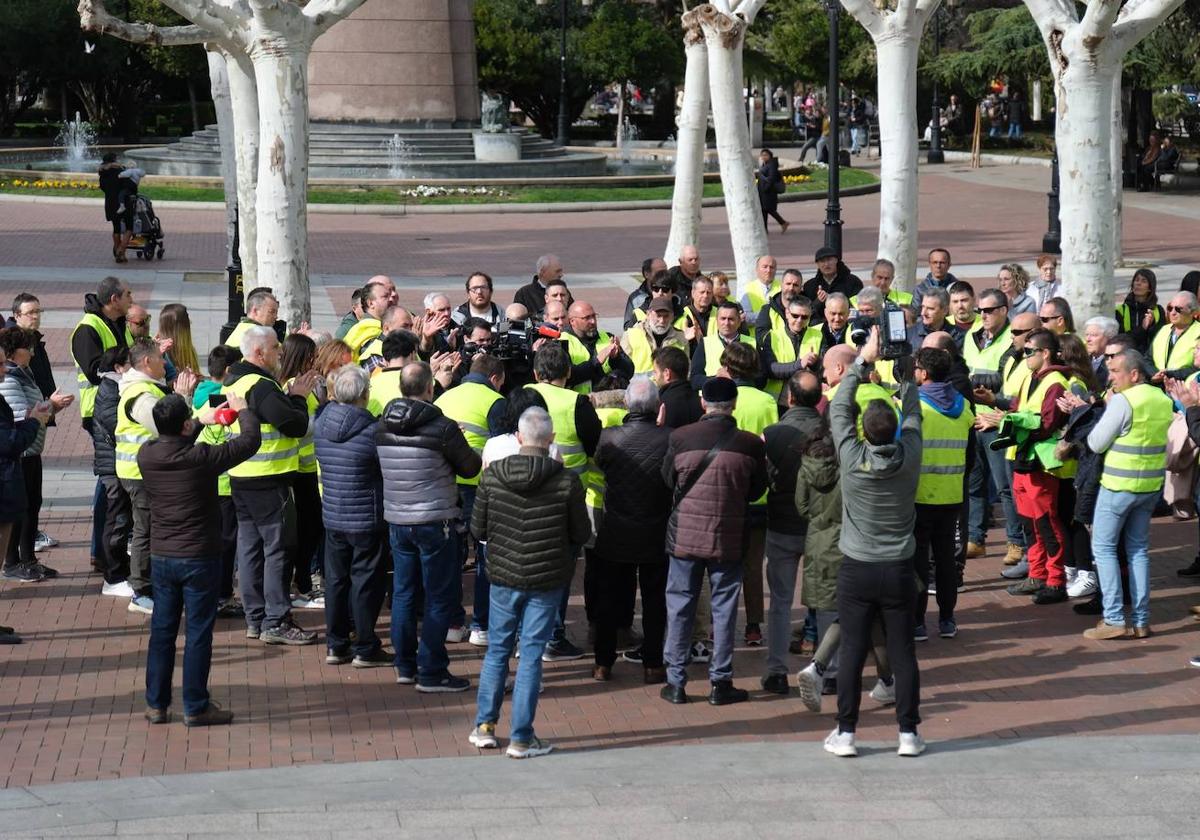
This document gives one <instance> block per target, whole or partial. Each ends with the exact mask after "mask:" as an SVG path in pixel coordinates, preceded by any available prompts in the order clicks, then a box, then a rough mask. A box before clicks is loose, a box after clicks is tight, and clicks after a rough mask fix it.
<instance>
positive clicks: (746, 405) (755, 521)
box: [721, 342, 779, 647]
mask: <svg viewBox="0 0 1200 840" xmlns="http://www.w3.org/2000/svg"><path fill="white" fill-rule="evenodd" d="M721 368H722V369H723V370H724V372H725V374H726V375H728V376H729V378H730V379H732V380H733V381H734V382H736V383H737V405H736V406H735V407H734V409H733V419H734V421H735V422H736V423H737V427H738V428H739V429H740V430H741V431H743V432H749V433H750V434H752V435H756V436H758V437H759V438H762V435H763V431H764V430H765V429H766V428H767V426H770V425H772V424H774V423H778V422H779V404H778V403H777V402H776V401H775V398H774V397H773V396H771V395H770V394H768V393H767V392H765V391H760V390H759V389H758V388H757V387H755V385H754V382H755V379H756V378H757V377H758V374H759V364H758V354H757V353H756V352H754V348H753V347H752V346H750V345H749V344H743V343H741V342H734V343H733V344H730V345H729V346H728V347H726V348H725V352H724V353H722V354H721ZM766 539H767V494H766V493H763V494H762V496H760V497H758V498H756V499H753V500H752V501H751V503H750V510H749V512H748V514H747V516H746V536H745V539H744V540H743V543H742V597H743V599H744V600H745V604H746V635H745V641H746V644H748V645H750V646H752V647H759V646H761V645H762V642H763V636H762V622H763V554H764V551H765V547H766Z"/></svg>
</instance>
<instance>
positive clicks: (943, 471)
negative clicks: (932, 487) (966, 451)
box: [921, 464, 967, 475]
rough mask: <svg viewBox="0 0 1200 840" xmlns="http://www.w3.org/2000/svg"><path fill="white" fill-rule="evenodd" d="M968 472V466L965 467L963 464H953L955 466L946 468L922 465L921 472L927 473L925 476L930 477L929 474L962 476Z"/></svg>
mask: <svg viewBox="0 0 1200 840" xmlns="http://www.w3.org/2000/svg"><path fill="white" fill-rule="evenodd" d="M966 471H967V468H966V466H965V465H963V464H953V465H950V466H944V467H941V466H934V465H932V464H922V465H921V472H922V473H925V474H927V475H928V474H933V475H962V474H963V473H965V472H966Z"/></svg>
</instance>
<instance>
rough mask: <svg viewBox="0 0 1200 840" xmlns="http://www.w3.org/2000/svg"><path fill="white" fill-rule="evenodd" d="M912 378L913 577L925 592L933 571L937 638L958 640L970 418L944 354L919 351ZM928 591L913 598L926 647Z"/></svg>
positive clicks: (970, 452) (971, 447) (970, 454)
mask: <svg viewBox="0 0 1200 840" xmlns="http://www.w3.org/2000/svg"><path fill="white" fill-rule="evenodd" d="M914 362H915V364H914V368H915V374H914V378H915V380H916V382H917V385H918V386H919V393H920V398H921V435H922V448H921V477H920V479H919V480H918V482H917V496H916V515H917V520H916V526H915V528H914V530H913V537H914V538H915V539H916V543H917V553H916V559H915V561H914V562H915V564H916V571H917V577H919V578H920V579H921V581H922V582H923V583H924V584H925V586H926V589H927V590H928V587H929V576H930V566H931V565H932V567H933V575H934V581H935V583H936V590H937V606H938V635H939V636H941V637H942V638H943V639H953V638H954V637H955V636H956V635H958V624H957V623H956V622H955V620H954V608H955V606H956V605H957V603H958V570H957V568H956V566H955V546H954V541H955V534H956V531H957V526H958V521H959V516H960V514H961V511H962V506H963V484H964V478H965V477H966V473H967V468H968V467H969V466H970V463H971V461H972V460H973V459H974V457H976V455H977V453H976V452H975V451H974V443H973V441H972V438H971V432H972V426H974V424H975V414H974V412H972V411H971V407H970V406H969V405H968V404H967V401H966V400H965V399H964V398H963V395H962V394H960V393H959V392H958V391H956V390H955V389H954V386H953V385H951V384H950V382H949V379H950V370H951V367H952V365H953V363H954V359H953V357H952V356H951V355H950V353H949V352H947V351H945V350H935V349H933V348H921V349H920V350H918V351H917V353H916V356H915V358H914ZM928 604H929V594H928V591H925V592H922V593H921V594H919V595H918V596H917V611H916V630H915V631H914V633H913V638H914V639H916V641H918V642H923V641H926V640H927V639H928V638H929V633H928V631H927V630H926V628H925V611H926V608H927V606H928Z"/></svg>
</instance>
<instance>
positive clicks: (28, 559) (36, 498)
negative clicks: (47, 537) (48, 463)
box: [4, 455, 42, 566]
mask: <svg viewBox="0 0 1200 840" xmlns="http://www.w3.org/2000/svg"><path fill="white" fill-rule="evenodd" d="M21 472H22V473H23V474H24V476H25V510H24V512H23V513H24V515H23V516H22V517H21V521H20V522H14V523H13V531H12V538H11V539H10V540H9V542H8V552H7V554H6V555H5V558H4V565H5V566H15V565H17V564H18V563H36V562H37V555H36V554H34V553H33V542H34V540H35V539H37V532H38V517H39V515H40V514H41V512H42V456H41V455H26V456H25V457H24V458H22V459H21Z"/></svg>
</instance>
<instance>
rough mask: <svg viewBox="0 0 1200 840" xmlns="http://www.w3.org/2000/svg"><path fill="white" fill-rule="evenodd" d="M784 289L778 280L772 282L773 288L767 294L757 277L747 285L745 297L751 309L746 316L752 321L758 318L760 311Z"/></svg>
mask: <svg viewBox="0 0 1200 840" xmlns="http://www.w3.org/2000/svg"><path fill="white" fill-rule="evenodd" d="M782 288H783V287H782V286H780V285H779V281H778V280H773V281H772V282H771V288H769V289H767V290H766V291H765V292H764V291H763V284H762V281H761V280H759V279H758V278H757V277H755V278H754V279H753V280H751V281H750V282H749V283H747V284H746V295H745V297H746V302H747V303H748V304H750V309H749V311H748V312H747V313H746V316H747V317H748V318H750V320H751V321H753V320H754V319H755V318H757V317H758V313H759V310H761V309H762V308H763V307H764V306H766V305H767V304H768V303H769V302H770V301H771V298H772V297H774V296H775V295H776V294H777V293H778V292H780V291H781V290H782Z"/></svg>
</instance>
